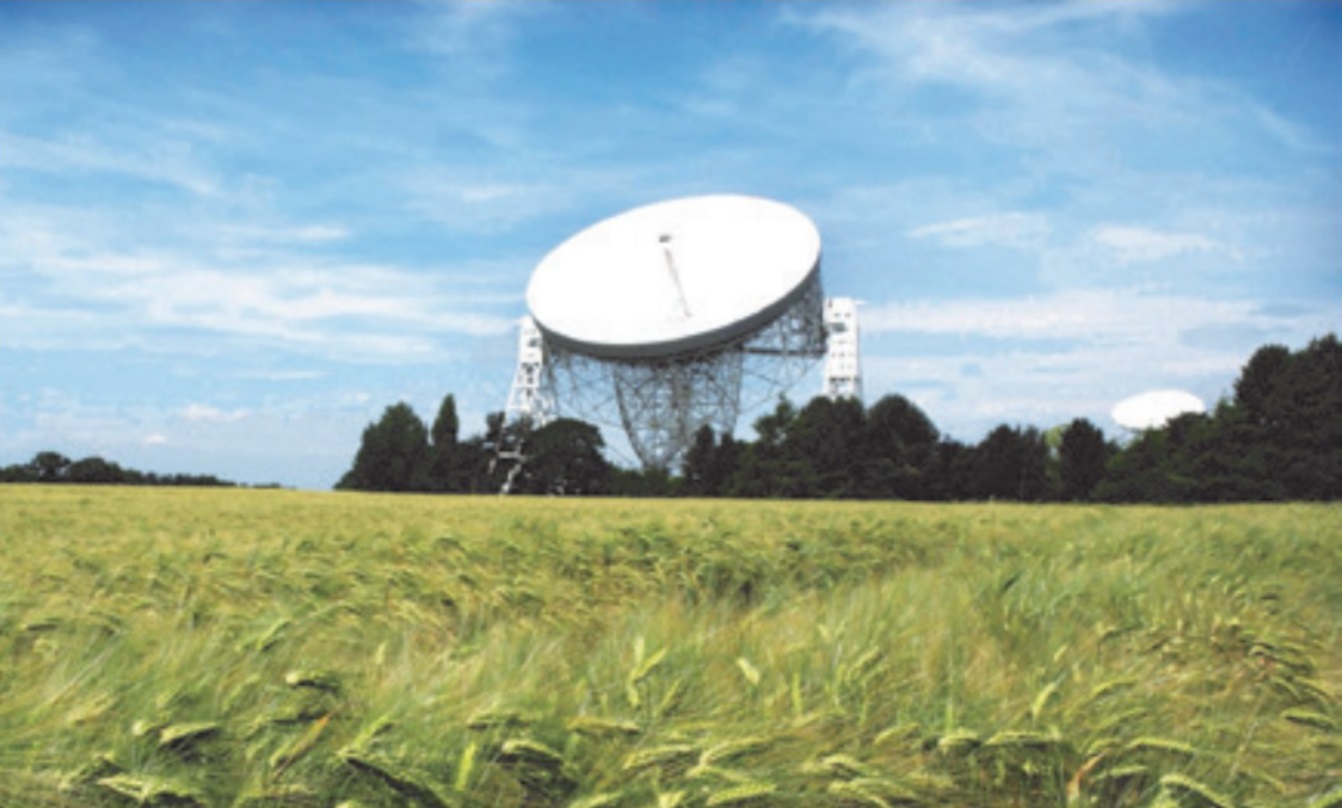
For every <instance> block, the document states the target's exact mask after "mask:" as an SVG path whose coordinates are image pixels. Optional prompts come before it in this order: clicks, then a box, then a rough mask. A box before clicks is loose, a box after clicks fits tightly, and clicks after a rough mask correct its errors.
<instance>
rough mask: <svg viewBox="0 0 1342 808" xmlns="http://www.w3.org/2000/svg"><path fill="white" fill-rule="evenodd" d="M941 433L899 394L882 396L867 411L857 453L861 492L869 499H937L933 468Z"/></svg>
mask: <svg viewBox="0 0 1342 808" xmlns="http://www.w3.org/2000/svg"><path fill="white" fill-rule="evenodd" d="M939 437H940V434H939V433H938V432H937V428H936V427H935V426H933V424H932V420H931V419H930V418H928V417H927V415H926V414H924V413H923V411H922V410H920V409H919V408H918V406H917V405H915V404H914V403H913V402H911V401H909V400H908V399H907V398H905V397H903V396H899V395H888V396H885V397H883V398H881V400H880V401H877V402H876V403H875V404H873V405H872V406H871V408H870V409H869V410H868V411H867V417H866V428H865V434H864V435H863V441H862V446H861V451H860V454H859V456H861V457H862V458H863V485H862V491H863V494H864V495H865V496H867V497H871V498H879V499H887V498H895V499H936V498H938V496H937V486H936V484H935V479H934V477H935V469H934V466H935V464H936V461H937V457H936V449H937V440H938V438H939Z"/></svg>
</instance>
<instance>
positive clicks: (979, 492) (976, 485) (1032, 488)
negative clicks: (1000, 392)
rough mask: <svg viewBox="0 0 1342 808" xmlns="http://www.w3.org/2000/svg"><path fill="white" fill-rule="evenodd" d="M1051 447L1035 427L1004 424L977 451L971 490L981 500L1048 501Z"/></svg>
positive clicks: (984, 440)
mask: <svg viewBox="0 0 1342 808" xmlns="http://www.w3.org/2000/svg"><path fill="white" fill-rule="evenodd" d="M1047 464H1048V445H1047V444H1046V443H1045V442H1044V438H1043V435H1041V434H1040V433H1039V430H1037V429H1034V428H1033V427H1031V428H1027V429H1024V430H1022V429H1019V428H1014V427H1010V426H1007V425H1006V424H1002V425H1000V426H998V427H997V428H996V429H994V430H993V431H992V432H989V433H988V436H987V437H985V438H984V439H983V442H982V443H980V444H979V445H978V446H977V447H975V449H974V453H973V460H972V465H973V470H972V472H971V482H970V489H971V493H972V495H973V496H974V497H976V498H978V499H1014V500H1020V501H1022V502H1038V501H1041V500H1044V499H1047V498H1048V494H1049V491H1048V466H1047Z"/></svg>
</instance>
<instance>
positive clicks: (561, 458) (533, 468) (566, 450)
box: [515, 418, 611, 495]
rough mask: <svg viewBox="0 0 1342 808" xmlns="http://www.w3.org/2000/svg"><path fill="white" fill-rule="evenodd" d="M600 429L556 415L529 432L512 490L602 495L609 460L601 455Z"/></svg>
mask: <svg viewBox="0 0 1342 808" xmlns="http://www.w3.org/2000/svg"><path fill="white" fill-rule="evenodd" d="M604 447H605V440H604V439H603V438H602V437H601V430H599V429H597V428H596V427H595V426H592V425H591V424H587V423H583V422H582V421H577V420H574V419H572V418H558V419H555V420H554V421H551V422H550V423H548V424H546V425H545V426H543V427H541V428H540V429H537V430H536V431H534V432H532V433H531V435H530V438H529V439H528V441H527V449H526V460H525V461H524V462H523V464H522V469H521V473H520V474H519V475H518V478H517V482H516V485H515V490H516V491H517V492H518V493H525V494H577V495H581V494H604V493H606V491H607V489H608V487H609V484H610V475H611V467H610V463H609V462H608V461H607V460H606V458H605V457H604V456H603V455H602V454H601V450H602V448H604Z"/></svg>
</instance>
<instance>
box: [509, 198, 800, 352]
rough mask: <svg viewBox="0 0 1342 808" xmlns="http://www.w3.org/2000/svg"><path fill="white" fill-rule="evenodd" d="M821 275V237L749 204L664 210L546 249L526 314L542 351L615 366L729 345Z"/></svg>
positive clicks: (783, 209) (656, 207)
mask: <svg viewBox="0 0 1342 808" xmlns="http://www.w3.org/2000/svg"><path fill="white" fill-rule="evenodd" d="M819 270H820V233H819V231H817V230H816V227H815V225H814V224H812V222H811V220H810V219H808V218H807V217H806V216H805V215H804V214H802V213H801V212H800V211H798V210H797V209H795V208H793V207H790V206H788V205H785V204H783V203H781V202H774V201H772V200H768V199H761V198H759V197H752V196H739V195H727V194H723V195H715V196H698V197H687V198H683V199H673V200H670V201H666V202H659V203H656V204H652V205H646V206H643V207H640V208H635V209H633V210H630V211H627V212H625V213H622V214H620V215H618V216H613V217H611V218H609V219H605V220H604V221H601V222H598V223H597V224H595V225H592V226H591V227H589V228H587V229H585V230H583V231H581V232H579V233H578V234H577V235H575V236H573V237H572V238H570V239H568V240H567V241H565V242H564V243H563V244H560V245H559V246H558V247H556V248H555V249H554V250H552V251H551V252H550V253H549V254H548V255H546V256H545V258H544V259H542V260H541V262H540V264H539V265H537V267H536V271H535V272H534V273H533V274H532V276H531V282H530V285H529V286H528V288H527V307H528V308H529V309H530V311H531V315H532V317H534V318H535V320H536V324H537V325H538V326H539V327H540V329H541V331H542V332H543V333H544V334H545V338H546V341H547V342H548V343H550V344H551V345H554V346H557V347H562V348H564V349H566V350H569V351H572V352H575V353H581V354H585V355H588V356H599V357H604V358H614V359H647V358H659V359H660V358H666V357H671V356H676V355H679V354H685V353H691V352H695V351H700V350H703V349H705V348H710V347H713V346H716V345H722V344H726V343H730V342H732V341H733V340H737V339H740V338H742V337H744V336H747V335H748V334H750V333H751V332H753V331H755V330H757V329H759V328H762V327H763V326H765V325H767V324H768V323H769V322H771V321H773V320H775V319H777V318H778V317H779V316H780V315H781V314H782V313H783V312H784V311H786V310H787V309H788V308H789V307H791V306H792V305H793V303H794V302H795V301H796V300H797V298H799V297H800V296H801V295H802V294H803V292H804V290H805V289H806V286H807V284H808V283H809V282H810V281H811V280H812V279H813V278H815V276H816V275H817V274H818V273H819Z"/></svg>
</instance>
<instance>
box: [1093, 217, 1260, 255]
mask: <svg viewBox="0 0 1342 808" xmlns="http://www.w3.org/2000/svg"><path fill="white" fill-rule="evenodd" d="M1090 238H1091V239H1092V240H1093V241H1094V242H1095V243H1096V244H1099V245H1101V246H1103V247H1107V248H1109V249H1111V250H1113V251H1114V254H1115V256H1116V257H1117V259H1118V261H1119V263H1123V264H1129V263H1134V262H1144V261H1160V260H1163V259H1166V258H1170V257H1173V256H1176V255H1183V254H1185V253H1223V254H1225V255H1227V256H1229V257H1231V258H1234V259H1237V258H1239V252H1238V251H1237V250H1235V249H1234V248H1231V247H1227V246H1226V245H1224V244H1220V243H1218V242H1216V241H1214V240H1212V239H1210V238H1208V237H1207V236H1204V235H1201V234H1199V233H1172V232H1164V231H1160V230H1151V229H1149V228H1145V227H1128V226H1122V225H1104V226H1102V227H1097V228H1095V229H1094V230H1092V231H1091V233H1090Z"/></svg>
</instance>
